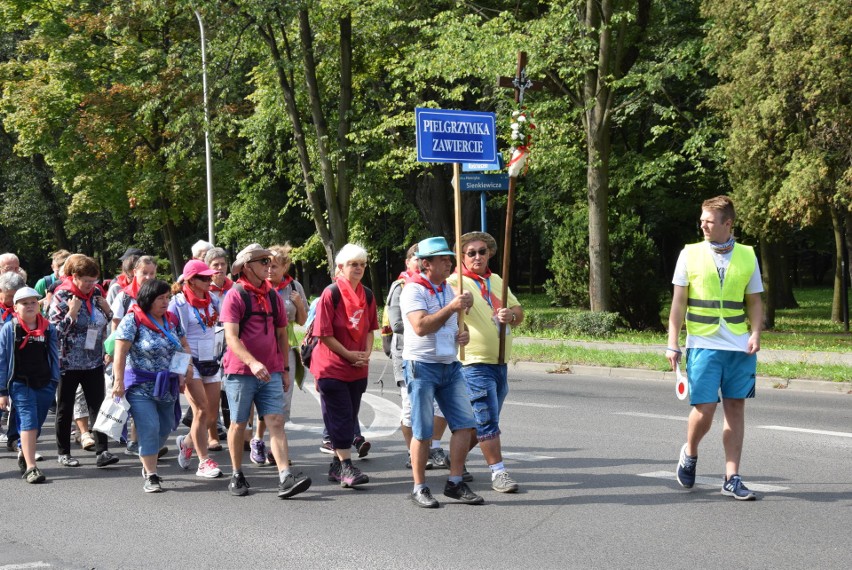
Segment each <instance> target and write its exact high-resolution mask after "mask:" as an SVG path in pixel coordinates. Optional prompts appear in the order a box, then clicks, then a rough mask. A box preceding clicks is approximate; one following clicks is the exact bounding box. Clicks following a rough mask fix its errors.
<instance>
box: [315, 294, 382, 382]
mask: <svg viewBox="0 0 852 570" xmlns="http://www.w3.org/2000/svg"><path fill="white" fill-rule="evenodd" d="M327 289H331V303H332V305H334V308H335V309H336V308H337V305H339V304H340V289H339V288H338V287H337V284H336V283H332V284H331V285H329V286H328V287H327ZM364 295H365V296H366V297H367V306H368V307H369V306H370V305H371V304H372V303H373V292H372V291H371V290H370V288H369V287H366V286H365V287H364ZM314 321H316V319H314V320H313V321H311V324H309V325H308V328H307V330H305V338H303V339H302V344H301V346H299V356H301V357H302V363H303V364H304V365H305V367H306V368H310V366H311V356H312V355H313V352H314V348H316V346H317V344H318V343H319V337H317V336H314Z"/></svg>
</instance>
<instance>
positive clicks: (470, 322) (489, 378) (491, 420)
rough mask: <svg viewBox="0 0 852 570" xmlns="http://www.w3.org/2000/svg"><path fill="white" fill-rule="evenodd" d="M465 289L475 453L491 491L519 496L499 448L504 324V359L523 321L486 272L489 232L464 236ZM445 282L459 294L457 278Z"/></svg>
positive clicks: (492, 246) (491, 243)
mask: <svg viewBox="0 0 852 570" xmlns="http://www.w3.org/2000/svg"><path fill="white" fill-rule="evenodd" d="M461 252H462V258H461V263H462V273H463V275H464V277H463V278H462V279H463V280H464V281H463V283H464V290H465V291H471V292H472V294H473V307H472V308H471V309H470V313H469V314H468V315H467V316H466V317H465V325H466V326H467V328H468V331H470V342H469V343H468V345H467V346H466V347H465V351H464V353H465V354H464V355H465V357H464V358H463V359H460V360H461V363H462V372H463V373H464V378H465V383H466V384H467V393H468V396H469V397H470V403H471V405H472V406H473V413H474V416H475V417H476V423H477V426H476V434H475V437H473V438H472V439H471V442H470V447H471V449H473V448H474V447H476V445H477V444H479V447H480V449H481V450H482V455H483V456H484V457H485V461H486V462H487V463H488V466H489V467H490V468H491V488H492V489H494V490H495V491H498V492H500V493H515V492H517V490H518V484H517V483H516V482H515V481H514V480H513V479H512V478H511V477H510V476H509V473H508V472H507V471H506V467H505V466H504V465H503V453H502V450H501V445H500V411H501V410H502V408H503V401H504V400H505V399H506V394H507V393H508V392H509V382H508V378H507V367H506V364H498V354H499V349H500V347H499V330H500V324H501V323H502V324H505V325H506V360H508V359H509V356H510V355H511V351H512V336H511V334H510V333H511V327H512V326H514V325H518V324H520V323H521V321H523V320H524V310H523V308H522V307H521V304H520V303H519V302H518V300H517V299H516V298H515V296H514V295H513V294H512V292H511V291H509V294H508V300H507V301H506V302H505V303H504V302H503V299H501V296H502V294H503V280H502V279H501V278H500V276H499V275H497V274H495V273H492V272H491V270H490V269H489V268H488V260H489V259H491V257H492V256H493V255H494V254H495V253H497V242H496V241H495V240H494V238H493V237H491V236H490V235H489V234H487V233H485V232H469V233H466V234H464V235H463V236H461ZM447 282H448V283H449V284H450V285H451V286H452V287H453V288H454V289H456V290H458V274H457V273H453V274H452V276H450V278H449V279H448V280H447Z"/></svg>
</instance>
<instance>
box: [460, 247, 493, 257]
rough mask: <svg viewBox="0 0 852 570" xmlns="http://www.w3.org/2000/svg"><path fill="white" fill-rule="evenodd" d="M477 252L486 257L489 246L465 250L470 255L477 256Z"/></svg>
mask: <svg viewBox="0 0 852 570" xmlns="http://www.w3.org/2000/svg"><path fill="white" fill-rule="evenodd" d="M476 254H479V256H480V257H485V256H486V255H487V254H488V248H486V247H483V248H482V249H471V250H469V251H466V252H465V255H466V256H468V257H476Z"/></svg>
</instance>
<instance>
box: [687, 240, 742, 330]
mask: <svg viewBox="0 0 852 570" xmlns="http://www.w3.org/2000/svg"><path fill="white" fill-rule="evenodd" d="M756 263H757V259H756V258H755V256H754V250H753V249H752V248H751V247H749V246H747V245H740V244H735V245H734V251H733V253H732V254H731V262H730V264H729V265H728V269H727V270H726V271H725V283H724V285H722V284H721V283H720V282H719V273H718V271H717V270H716V263H715V262H714V260H713V254H712V253H711V252H710V248H709V247H707V245H706V244H705V243H704V242H702V243H695V244H691V245H688V246H686V272H687V275H688V277H689V298H688V300H687V307H686V332H687V333H689V334H690V335H695V336H710V335H712V334H714V333H715V332H716V331H717V330H718V329H719V323H720V322H721V319H724V320H725V325H727V327H728V329H729V330H730V331H731V332H732V333H734V334H745V333H747V332H748V326H747V325H746V314H745V310H744V308H745V303H744V300H745V290H746V287H747V286H748V282H749V280H751V276H752V273H754V268H755V265H756Z"/></svg>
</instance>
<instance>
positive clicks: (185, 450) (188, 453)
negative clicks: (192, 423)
mask: <svg viewBox="0 0 852 570" xmlns="http://www.w3.org/2000/svg"><path fill="white" fill-rule="evenodd" d="M185 439H186V436H185V435H179V436H177V437H176V438H175V443H176V444H177V447H178V456H177V460H178V465H180V468H181V469H189V462H190V460H191V459H192V448H191V447H188V446H186V445H184V444H183V441H184V440H185Z"/></svg>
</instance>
